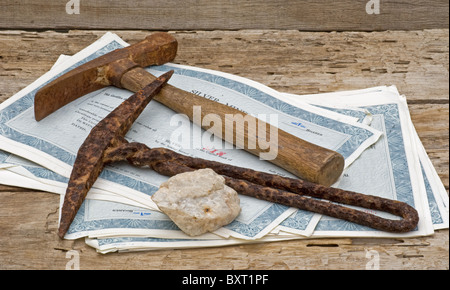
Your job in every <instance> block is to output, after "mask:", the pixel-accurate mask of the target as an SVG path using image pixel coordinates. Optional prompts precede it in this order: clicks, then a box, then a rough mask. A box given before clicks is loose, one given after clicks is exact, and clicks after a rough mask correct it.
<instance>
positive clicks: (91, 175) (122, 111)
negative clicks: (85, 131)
mask: <svg viewBox="0 0 450 290" xmlns="http://www.w3.org/2000/svg"><path fill="white" fill-rule="evenodd" d="M172 74H173V71H169V72H167V73H165V74H163V75H161V76H160V77H159V78H157V79H156V80H155V81H153V82H152V83H150V84H149V85H147V86H146V87H144V88H143V89H142V90H140V91H139V92H137V93H136V94H134V95H132V96H131V97H129V98H128V99H127V100H125V101H124V102H123V103H122V104H120V105H119V106H118V107H117V108H115V109H114V110H113V111H112V112H111V113H109V114H108V116H106V117H105V118H104V119H103V120H101V121H100V122H99V123H98V124H97V125H96V126H95V127H94V128H92V130H91V132H90V133H89V135H88V137H87V138H86V140H85V141H84V142H83V144H82V145H81V146H80V149H79V150H78V154H77V158H76V159H75V163H74V165H73V169H72V173H71V175H70V180H69V183H68V185H67V190H66V195H65V196H64V204H63V207H62V209H61V221H60V225H59V229H58V235H59V236H60V237H61V238H63V237H64V235H65V234H66V232H67V230H68V229H69V227H70V225H71V223H72V221H73V219H74V218H75V215H76V213H77V211H78V209H79V208H80V206H81V204H82V203H83V201H84V199H85V198H86V195H87V193H88V191H89V189H90V188H91V187H92V185H93V184H94V182H95V180H96V179H97V177H98V176H99V175H100V173H101V171H102V170H103V167H104V166H105V162H104V153H105V151H106V150H107V149H108V148H114V146H117V145H118V144H120V143H121V142H123V137H124V136H125V134H126V132H127V131H128V130H129V129H130V127H131V125H132V124H133V122H134V121H135V120H136V119H137V117H138V116H139V115H140V113H141V112H142V111H143V110H144V108H145V107H146V106H147V104H148V103H149V102H150V101H151V99H152V98H153V97H154V96H155V95H156V94H157V93H158V92H159V90H160V89H161V87H162V86H163V85H164V84H165V83H167V81H168V80H169V79H170V77H171V76H172Z"/></svg>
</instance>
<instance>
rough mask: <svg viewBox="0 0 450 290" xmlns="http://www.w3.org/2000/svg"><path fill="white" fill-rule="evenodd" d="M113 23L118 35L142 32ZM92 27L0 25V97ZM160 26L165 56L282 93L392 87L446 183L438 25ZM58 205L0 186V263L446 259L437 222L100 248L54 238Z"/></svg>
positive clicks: (194, 265)
mask: <svg viewBox="0 0 450 290" xmlns="http://www.w3.org/2000/svg"><path fill="white" fill-rule="evenodd" d="M7 2H8V1H7ZM37 2H39V1H37ZM137 2H140V1H137ZM413 2H414V1H413ZM436 2H439V1H436ZM123 3H125V2H123ZM127 3H131V2H127ZM113 32H116V33H117V34H118V35H119V36H121V37H122V38H123V39H124V40H125V41H128V42H130V43H134V42H137V41H139V40H141V39H143V38H144V37H145V36H146V35H148V33H149V32H148V31H127V30H120V31H113ZM104 33H105V31H97V30H90V31H83V30H70V31H67V32H56V31H42V32H37V31H36V32H31V31H22V30H3V31H0V88H1V89H0V102H2V101H5V100H6V99H7V98H9V97H10V96H12V95H13V94H15V93H17V92H18V91H19V90H20V89H22V88H24V87H26V86H27V85H29V84H30V83H31V82H33V81H34V80H35V79H37V78H38V77H39V76H41V75H42V74H44V73H45V72H46V71H48V70H49V69H50V67H51V66H52V64H53V63H54V62H55V61H56V59H57V57H58V56H59V55H60V54H69V55H70V54H74V53H76V52H78V51H79V50H81V49H82V48H84V47H85V46H87V45H89V44H90V43H92V42H93V41H95V40H96V39H98V38H99V37H100V36H101V35H103V34H104ZM170 33H173V34H174V35H175V37H176V38H177V39H178V41H179V52H178V55H177V57H176V59H175V62H176V63H180V64H187V65H195V66H199V67H203V68H209V69H216V70H220V71H224V72H228V73H232V74H236V75H240V76H243V77H247V78H250V79H253V80H255V81H258V82H261V83H263V84H265V85H268V86H270V87H272V88H274V89H276V90H279V91H282V92H288V93H295V94H309V93H320V92H331V91H339V90H352V89H362V88H367V87H372V86H380V85H396V86H397V87H398V89H399V91H400V92H401V93H402V94H404V95H405V96H406V97H407V100H408V104H409V109H410V112H411V117H412V120H413V123H414V125H415V127H416V129H417V131H418V133H419V136H420V138H421V140H422V142H423V144H424V146H425V148H426V150H427V152H428V154H429V156H430V158H431V161H432V162H433V164H434V166H435V168H436V170H437V172H438V174H439V176H440V177H441V180H442V182H443V183H444V186H445V187H446V189H447V191H448V186H449V169H448V166H449V158H448V156H449V151H448V148H449V115H448V114H449V103H448V100H449V87H448V79H449V72H448V67H449V57H448V55H449V54H448V49H449V45H448V42H449V30H448V29H432V30H417V31H384V32H300V31H298V30H282V31H280V30H238V31H222V30H214V31H170ZM58 204H59V197H58V196H57V195H55V194H51V193H44V192H38V191H31V190H27V189H21V188H14V187H9V186H4V185H0V245H1V247H0V269H65V267H66V264H67V263H68V261H69V259H68V258H67V257H66V254H67V253H68V251H70V250H72V249H74V250H77V251H78V252H79V253H80V268H81V269H365V268H366V265H367V263H368V261H369V260H368V258H367V257H368V256H367V253H368V251H371V250H376V251H377V252H378V253H379V255H380V268H381V269H448V268H449V260H448V254H449V242H448V240H449V239H448V230H440V231H437V232H436V233H435V234H434V235H432V236H430V237H421V238H411V239H401V238H398V239H370V238H337V239H312V240H296V241H287V242H274V243H263V244H253V245H241V246H230V247H223V248H206V249H189V250H162V251H154V252H142V253H112V254H108V255H100V254H97V253H96V252H95V250H94V249H92V248H91V247H89V246H87V245H86V244H85V243H84V241H83V240H76V241H66V240H60V239H59V238H58V237H57V235H56V231H57V220H58Z"/></svg>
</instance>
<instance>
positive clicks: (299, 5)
mask: <svg viewBox="0 0 450 290" xmlns="http://www.w3.org/2000/svg"><path fill="white" fill-rule="evenodd" d="M68 3H69V4H71V5H70V6H69V9H68V10H66V5H67V4H68ZM77 3H79V5H78V6H76V4H77ZM377 3H379V6H378V7H379V9H377V7H376V6H375V5H377ZM366 6H369V8H368V9H366ZM448 9H449V2H448V1H447V0H427V1H420V0H399V1H385V0H383V1H379V0H375V1H374V0H372V1H369V0H356V1H355V0H340V1H332V0H321V1H317V0H303V1H295V0H277V1H265V0H251V1H249V0H246V1H242V0H229V1H221V0H185V1H175V0H152V1H147V0H135V1H122V0H109V1H98V0H74V1H69V0H59V1H47V0H21V1H16V0H2V1H1V3H0V28H3V29H151V30H168V29H178V30H214V29H224V30H230V29H232V30H236V29H296V30H302V31H343V30H353V31H355V30H358V31H362V30H365V31H367V30H368V31H373V30H388V29H391V30H393V29H396V30H412V29H431V28H447V27H448V24H449V20H448V19H449V18H448ZM377 10H378V11H377ZM77 13H78V14H77ZM377 13H378V14H377Z"/></svg>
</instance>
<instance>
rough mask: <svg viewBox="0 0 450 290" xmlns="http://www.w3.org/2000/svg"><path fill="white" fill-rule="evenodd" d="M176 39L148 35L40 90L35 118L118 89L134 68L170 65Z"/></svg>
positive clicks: (173, 56)
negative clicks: (100, 91) (101, 91)
mask: <svg viewBox="0 0 450 290" xmlns="http://www.w3.org/2000/svg"><path fill="white" fill-rule="evenodd" d="M177 48H178V44H177V41H176V39H175V38H174V37H173V36H171V35H170V34H168V33H164V32H160V33H154V34H152V35H149V36H147V37H146V38H145V40H143V41H141V42H139V43H136V44H134V45H131V46H129V47H126V48H122V49H117V50H114V51H112V52H110V53H108V54H105V55H103V56H101V57H98V58H96V59H94V60H92V61H90V62H87V63H85V64H83V65H81V66H79V67H77V68H75V69H74V70H72V71H70V72H68V73H66V74H64V75H62V76H60V77H59V78H57V79H56V80H54V81H52V82H50V83H49V84H47V85H46V86H44V87H43V88H41V89H40V90H39V91H38V92H37V93H36V96H35V99H34V115H35V118H36V120H37V121H40V120H42V119H43V118H45V117H46V116H48V115H50V114H51V113H53V112H54V111H56V110H58V109H59V108H61V107H62V106H64V105H66V104H68V103H70V102H71V101H73V100H75V99H77V98H79V97H81V96H83V95H86V94H88V93H90V92H93V91H96V90H98V89H101V88H103V87H106V86H110V85H113V86H116V87H119V88H121V87H122V85H121V79H122V76H123V75H124V74H125V73H126V72H128V71H130V70H132V69H134V68H136V67H146V66H150V65H161V64H163V63H166V62H169V61H172V60H173V59H174V58H175V56H176V53H177Z"/></svg>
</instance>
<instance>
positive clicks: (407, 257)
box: [0, 192, 449, 270]
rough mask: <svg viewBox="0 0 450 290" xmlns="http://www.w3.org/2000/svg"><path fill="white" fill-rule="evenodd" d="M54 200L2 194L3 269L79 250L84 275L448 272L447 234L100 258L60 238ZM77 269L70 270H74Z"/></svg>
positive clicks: (62, 260)
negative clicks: (375, 263)
mask: <svg viewBox="0 0 450 290" xmlns="http://www.w3.org/2000/svg"><path fill="white" fill-rule="evenodd" d="M58 201H59V197H58V196H57V195H55V194H49V193H37V192H15V193H8V192H0V204H1V205H2V206H1V207H0V232H1V233H2V235H1V236H0V241H1V244H2V247H1V248H0V269H10V270H12V269H62V270H63V269H65V268H66V266H67V265H68V263H69V262H70V261H71V259H72V258H73V256H71V255H70V253H69V255H67V253H68V251H72V250H74V251H76V253H78V254H79V256H80V264H79V266H80V269H83V270H88V269H139V270H143V269H168V270H173V269H225V270H227V269H234V270H239V269H241V270H243V269H261V270H267V269H279V270H288V269H290V270H294V269H361V270H364V269H366V267H370V264H369V262H370V261H371V259H372V257H371V256H370V255H368V251H376V253H378V255H379V266H380V269H386V270H389V269H448V259H447V258H446V257H445V256H446V255H445V253H447V254H448V247H449V245H448V230H444V231H438V232H437V233H436V234H435V235H434V236H432V237H426V238H413V239H368V238H364V239H345V238H340V239H320V240H296V241H288V242H277V243H264V244H253V245H240V246H232V247H224V248H201V249H186V250H161V251H151V252H138V253H111V254H108V255H100V254H97V253H96V252H95V251H94V250H93V249H92V248H90V247H89V246H87V245H86V244H85V243H84V241H83V240H76V241H67V240H64V241H62V240H60V239H59V238H57V236H56V230H57V223H58V222H57V221H58ZM69 266H70V265H69Z"/></svg>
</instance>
